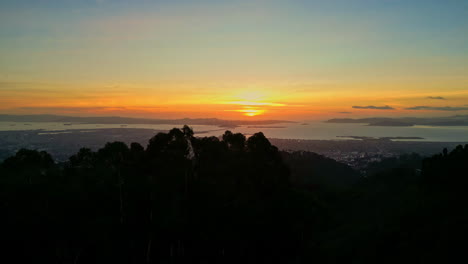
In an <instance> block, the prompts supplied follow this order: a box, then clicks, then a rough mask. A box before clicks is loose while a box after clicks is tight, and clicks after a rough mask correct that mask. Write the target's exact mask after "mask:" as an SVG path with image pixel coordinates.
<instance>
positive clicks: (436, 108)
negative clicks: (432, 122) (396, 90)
mask: <svg viewBox="0 0 468 264" xmlns="http://www.w3.org/2000/svg"><path fill="white" fill-rule="evenodd" d="M405 109H406V110H433V111H466V110H468V107H464V106H454V107H452V106H425V105H420V106H413V107H408V108H405Z"/></svg>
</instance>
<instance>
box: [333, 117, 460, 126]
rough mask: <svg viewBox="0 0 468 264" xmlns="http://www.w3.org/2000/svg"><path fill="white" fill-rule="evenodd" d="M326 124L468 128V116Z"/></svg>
mask: <svg viewBox="0 0 468 264" xmlns="http://www.w3.org/2000/svg"><path fill="white" fill-rule="evenodd" d="M325 122H326V123H341V124H367V125H369V126H415V125H423V126H468V115H456V116H446V117H427V118H420V117H402V118H389V117H371V118H357V119H353V118H334V119H329V120H327V121H325Z"/></svg>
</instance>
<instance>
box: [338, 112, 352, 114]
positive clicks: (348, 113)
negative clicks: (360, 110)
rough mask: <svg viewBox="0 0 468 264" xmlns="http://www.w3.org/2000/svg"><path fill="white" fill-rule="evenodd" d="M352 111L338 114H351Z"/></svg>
mask: <svg viewBox="0 0 468 264" xmlns="http://www.w3.org/2000/svg"><path fill="white" fill-rule="evenodd" d="M351 113H352V112H338V114H351Z"/></svg>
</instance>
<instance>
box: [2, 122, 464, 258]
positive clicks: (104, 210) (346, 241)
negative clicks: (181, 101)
mask: <svg viewBox="0 0 468 264" xmlns="http://www.w3.org/2000/svg"><path fill="white" fill-rule="evenodd" d="M421 160H422V162H421ZM467 164H468V146H464V147H462V146H459V147H457V148H456V149H455V150H453V151H451V152H449V151H447V150H444V151H443V153H442V154H439V155H435V156H433V157H430V158H426V159H421V157H419V156H418V155H415V154H412V155H406V156H402V157H400V158H397V159H389V160H384V161H382V162H380V163H374V164H371V165H370V167H369V168H368V169H369V171H372V173H370V174H368V175H367V176H366V177H360V176H359V175H358V173H357V172H355V171H353V170H352V169H351V168H350V167H348V166H347V165H344V164H340V163H338V162H336V161H334V160H331V159H328V158H325V157H323V156H320V155H317V154H314V153H308V152H293V153H287V152H279V151H278V149H277V148H276V147H275V146H272V145H271V143H270V142H269V141H268V139H267V138H266V137H265V136H264V135H263V134H262V133H256V134H254V135H252V136H251V137H249V138H248V139H247V138H246V137H245V136H244V135H242V134H239V133H236V134H234V133H232V132H230V131H226V133H225V134H224V135H223V136H222V138H221V139H220V138H217V137H205V138H197V137H194V134H193V131H192V129H190V128H189V127H188V126H184V127H183V128H182V129H177V128H175V129H172V130H171V131H169V132H168V133H159V134H157V135H155V136H154V137H153V138H151V139H150V140H149V143H148V145H147V146H146V148H145V147H143V146H141V145H140V144H138V143H132V144H130V146H127V145H126V144H125V143H123V142H111V143H107V144H106V145H105V146H104V147H103V148H101V149H99V150H98V151H96V152H94V151H92V150H90V149H86V148H82V149H81V150H80V151H79V152H78V153H76V154H75V155H73V156H71V157H70V159H69V161H68V162H66V163H60V164H57V163H55V162H54V160H53V158H52V157H51V156H50V155H49V154H47V153H46V152H39V151H35V150H25V149H22V150H20V151H18V152H17V153H16V155H15V156H12V157H10V158H7V159H6V160H5V161H4V162H3V163H2V164H0V199H1V203H0V212H1V217H0V231H1V232H0V234H1V236H0V241H1V242H2V247H1V253H2V254H1V255H0V258H1V259H2V262H5V263H9V262H15V263H40V262H44V263H174V262H184V263H239V262H241V263H266V262H275V263H277V262H279V263H291V262H292V263H313V262H315V263H340V262H352V263H395V262H406V261H411V262H413V263H431V262H439V263H440V262H444V263H445V262H451V261H454V260H455V259H460V258H463V257H464V251H463V250H464V249H465V246H466V245H467V243H466V242H467V240H466V237H467V235H468V224H467V223H468V210H467V209H466V202H467V201H468V194H467V193H466V188H467V184H468V180H467V177H466V175H467V174H466V171H467V169H468V167H467ZM10 260H14V261H10Z"/></svg>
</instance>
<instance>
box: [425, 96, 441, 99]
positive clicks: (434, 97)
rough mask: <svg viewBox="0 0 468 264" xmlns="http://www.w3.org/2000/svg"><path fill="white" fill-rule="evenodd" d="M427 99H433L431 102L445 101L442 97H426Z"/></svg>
mask: <svg viewBox="0 0 468 264" xmlns="http://www.w3.org/2000/svg"><path fill="white" fill-rule="evenodd" d="M427 99H433V100H445V98H444V97H442V96H428V97H427Z"/></svg>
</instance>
